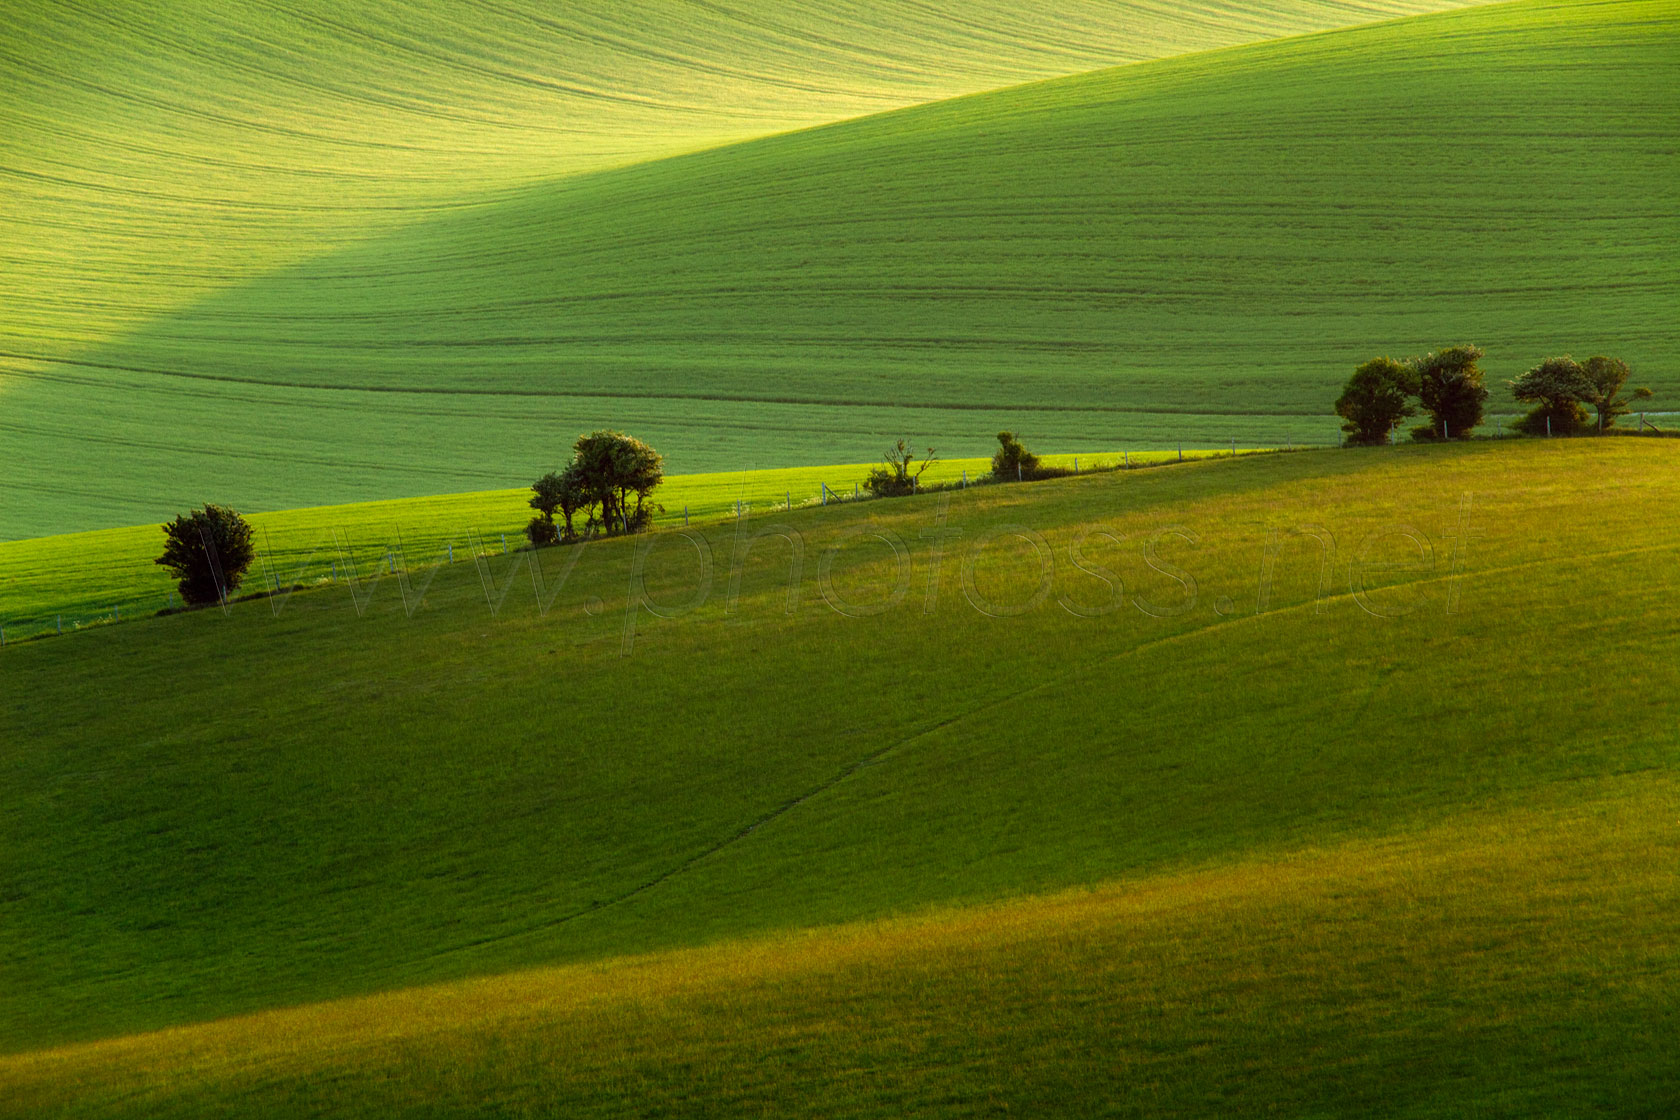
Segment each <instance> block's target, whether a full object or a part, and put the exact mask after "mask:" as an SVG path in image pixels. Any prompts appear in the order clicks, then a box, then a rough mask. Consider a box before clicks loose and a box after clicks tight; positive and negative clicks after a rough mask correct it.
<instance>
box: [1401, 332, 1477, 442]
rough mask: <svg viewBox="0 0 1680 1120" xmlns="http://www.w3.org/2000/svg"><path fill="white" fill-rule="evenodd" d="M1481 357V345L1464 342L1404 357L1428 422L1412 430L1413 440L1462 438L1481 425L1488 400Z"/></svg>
mask: <svg viewBox="0 0 1680 1120" xmlns="http://www.w3.org/2000/svg"><path fill="white" fill-rule="evenodd" d="M1483 357H1485V355H1484V354H1483V352H1482V348H1481V347H1479V346H1468V345H1466V346H1449V347H1447V348H1446V349H1445V350H1439V351H1436V352H1434V353H1431V354H1426V355H1424V356H1423V357H1421V358H1409V359H1407V361H1406V364H1407V365H1409V366H1411V367H1412V372H1413V373H1414V374H1416V375H1417V390H1416V392H1417V395H1418V400H1419V402H1420V403H1421V404H1422V405H1423V410H1424V411H1425V412H1427V413H1429V423H1428V424H1425V425H1421V426H1419V427H1416V428H1413V429H1412V438H1413V439H1423V440H1428V439H1464V438H1466V437H1468V436H1469V435H1470V432H1471V430H1472V429H1474V428H1476V427H1477V426H1479V425H1480V424H1481V422H1482V407H1483V405H1485V404H1486V403H1487V399H1488V390H1487V386H1486V385H1485V384H1484V383H1483V375H1482V367H1481V366H1480V364H1479V363H1480V362H1481V360H1482V358H1483Z"/></svg>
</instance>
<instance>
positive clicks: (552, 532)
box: [525, 462, 592, 548]
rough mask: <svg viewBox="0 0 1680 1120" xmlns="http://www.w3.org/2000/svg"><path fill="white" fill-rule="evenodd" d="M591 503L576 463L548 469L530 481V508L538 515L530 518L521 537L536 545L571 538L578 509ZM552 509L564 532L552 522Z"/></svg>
mask: <svg viewBox="0 0 1680 1120" xmlns="http://www.w3.org/2000/svg"><path fill="white" fill-rule="evenodd" d="M591 504H592V501H591V498H590V493H589V488H588V487H587V486H586V485H585V482H584V477H583V471H582V469H581V468H580V467H579V466H578V465H577V463H576V462H572V463H568V464H567V465H566V468H565V469H564V470H562V471H550V472H549V473H547V474H545V475H543V476H542V477H541V478H539V479H537V480H536V481H535V482H533V483H531V508H532V509H534V510H536V511H537V513H538V516H536V517H533V518H531V523H530V524H529V525H527V526H525V536H526V537H527V538H529V539H530V541H531V543H532V544H533V545H535V546H537V547H539V548H540V547H542V546H543V545H548V544H556V543H558V542H560V541H563V540H564V541H574V540H576V539H577V530H576V528H574V527H573V524H572V519H573V518H574V517H575V516H577V514H578V511H580V510H583V509H586V508H588V507H589V506H590V505H591ZM556 511H558V512H559V513H560V515H561V516H562V517H563V518H564V520H565V529H564V531H562V530H560V529H559V528H558V527H557V526H556V525H555V523H554V514H555V512H556Z"/></svg>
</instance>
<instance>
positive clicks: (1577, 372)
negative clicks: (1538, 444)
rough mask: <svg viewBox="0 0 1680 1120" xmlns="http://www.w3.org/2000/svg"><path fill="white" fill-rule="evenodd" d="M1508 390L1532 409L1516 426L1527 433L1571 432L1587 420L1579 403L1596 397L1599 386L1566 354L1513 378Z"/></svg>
mask: <svg viewBox="0 0 1680 1120" xmlns="http://www.w3.org/2000/svg"><path fill="white" fill-rule="evenodd" d="M1511 393H1512V395H1513V396H1515V397H1516V398H1517V399H1518V400H1519V401H1522V402H1524V403H1525V404H1532V405H1534V409H1533V410H1532V411H1531V412H1529V414H1528V415H1527V416H1525V417H1523V418H1522V421H1521V422H1520V423H1519V424H1518V425H1517V426H1518V427H1519V428H1521V429H1522V430H1523V431H1525V432H1527V433H1529V434H1530V435H1537V436H1542V435H1547V434H1551V435H1559V436H1566V435H1572V434H1574V433H1575V432H1578V431H1580V430H1581V429H1582V428H1583V427H1585V426H1586V423H1587V410H1586V409H1584V408H1582V407H1581V402H1583V401H1591V400H1595V399H1596V398H1597V396H1598V393H1599V389H1598V386H1597V385H1595V384H1594V383H1593V380H1592V378H1591V377H1589V376H1588V375H1587V371H1586V369H1585V368H1584V367H1583V366H1582V365H1581V363H1579V362H1577V361H1576V360H1575V359H1573V358H1571V357H1569V355H1567V354H1565V355H1564V356H1563V357H1561V358H1547V359H1546V360H1545V361H1543V362H1541V363H1540V364H1539V365H1537V366H1535V367H1534V368H1533V369H1531V370H1529V371H1528V372H1527V373H1525V374H1523V375H1522V376H1521V377H1519V378H1517V379H1516V380H1515V381H1513V382H1511Z"/></svg>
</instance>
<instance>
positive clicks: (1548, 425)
mask: <svg viewBox="0 0 1680 1120" xmlns="http://www.w3.org/2000/svg"><path fill="white" fill-rule="evenodd" d="M1546 438H1547V439H1551V438H1552V418H1551V416H1550V415H1549V414H1548V415H1547V417H1546Z"/></svg>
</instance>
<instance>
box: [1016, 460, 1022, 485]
mask: <svg viewBox="0 0 1680 1120" xmlns="http://www.w3.org/2000/svg"><path fill="white" fill-rule="evenodd" d="M1015 481H1016V482H1020V481H1021V463H1020V460H1016V462H1015Z"/></svg>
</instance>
